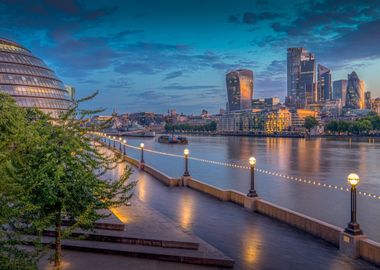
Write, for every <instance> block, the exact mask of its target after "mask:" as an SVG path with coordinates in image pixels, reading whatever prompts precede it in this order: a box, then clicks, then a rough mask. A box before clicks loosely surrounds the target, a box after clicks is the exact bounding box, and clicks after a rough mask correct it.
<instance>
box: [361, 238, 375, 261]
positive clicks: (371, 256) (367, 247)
mask: <svg viewBox="0 0 380 270" xmlns="http://www.w3.org/2000/svg"><path fill="white" fill-rule="evenodd" d="M359 256H360V257H361V258H363V259H364V260H366V261H369V262H371V263H373V264H376V265H378V266H380V243H377V242H375V241H372V240H369V239H362V240H360V241H359Z"/></svg>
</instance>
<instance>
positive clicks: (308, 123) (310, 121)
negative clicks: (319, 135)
mask: <svg viewBox="0 0 380 270" xmlns="http://www.w3.org/2000/svg"><path fill="white" fill-rule="evenodd" d="M318 124H319V123H318V120H317V119H316V118H315V117H314V116H306V118H305V125H304V126H305V128H306V129H307V130H308V131H309V132H310V130H311V129H312V128H313V127H316V126H318Z"/></svg>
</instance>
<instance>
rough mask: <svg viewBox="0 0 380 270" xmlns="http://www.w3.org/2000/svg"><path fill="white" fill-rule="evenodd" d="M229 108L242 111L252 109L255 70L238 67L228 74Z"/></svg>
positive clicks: (231, 110)
mask: <svg viewBox="0 0 380 270" xmlns="http://www.w3.org/2000/svg"><path fill="white" fill-rule="evenodd" d="M226 84H227V96H228V110H229V111H230V112H233V111H242V110H251V109H252V98H253V72H252V71H251V70H247V69H238V70H236V71H231V72H229V73H227V74H226Z"/></svg>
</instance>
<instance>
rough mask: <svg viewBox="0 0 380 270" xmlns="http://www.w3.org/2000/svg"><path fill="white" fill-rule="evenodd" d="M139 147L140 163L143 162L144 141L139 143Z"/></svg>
mask: <svg viewBox="0 0 380 270" xmlns="http://www.w3.org/2000/svg"><path fill="white" fill-rule="evenodd" d="M140 149H141V160H140V163H141V164H144V143H140Z"/></svg>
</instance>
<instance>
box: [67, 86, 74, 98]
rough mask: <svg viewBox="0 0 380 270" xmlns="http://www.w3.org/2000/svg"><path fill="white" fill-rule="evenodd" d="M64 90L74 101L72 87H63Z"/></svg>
mask: <svg viewBox="0 0 380 270" xmlns="http://www.w3.org/2000/svg"><path fill="white" fill-rule="evenodd" d="M65 89H66V91H67V93H68V94H69V96H70V97H71V98H72V99H74V98H75V88H74V87H72V86H71V85H65Z"/></svg>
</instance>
